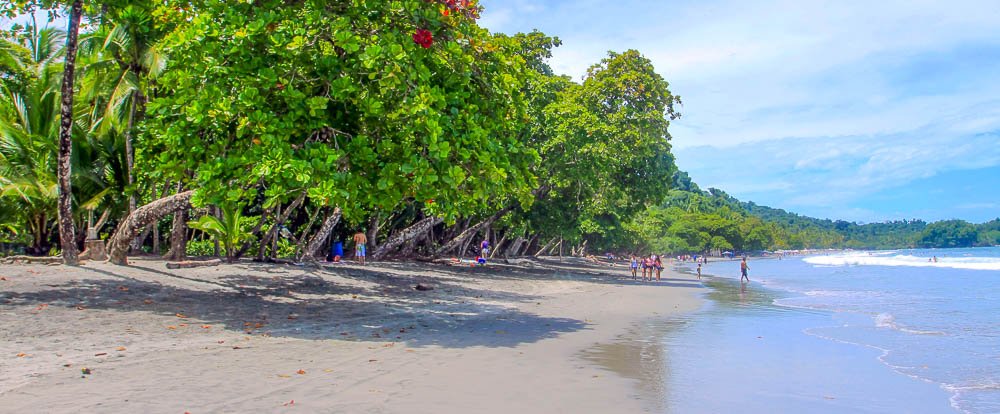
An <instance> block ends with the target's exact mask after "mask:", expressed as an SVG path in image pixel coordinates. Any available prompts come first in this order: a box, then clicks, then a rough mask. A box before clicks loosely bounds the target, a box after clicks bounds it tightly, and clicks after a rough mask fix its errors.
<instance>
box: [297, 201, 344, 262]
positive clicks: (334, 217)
mask: <svg viewBox="0 0 1000 414" xmlns="http://www.w3.org/2000/svg"><path fill="white" fill-rule="evenodd" d="M340 214H341V211H340V207H337V208H334V209H333V212H332V213H330V215H329V216H327V218H326V220H324V221H323V225H322V226H320V228H319V231H317V232H316V234H314V235H313V237H312V239H310V240H309V243H308V244H307V245H306V249H305V251H303V252H302V256H301V257H299V260H300V261H301V260H303V259H304V260H309V261H314V260H315V256H316V253H317V252H319V249H320V247H323V244H324V243H323V242H324V241H326V239H327V237H329V236H330V232H332V231H333V228H334V227H335V226H336V225H337V223H338V222H340Z"/></svg>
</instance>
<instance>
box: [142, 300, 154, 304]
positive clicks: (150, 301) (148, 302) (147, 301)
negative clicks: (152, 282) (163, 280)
mask: <svg viewBox="0 0 1000 414" xmlns="http://www.w3.org/2000/svg"><path fill="white" fill-rule="evenodd" d="M142 303H144V304H146V305H152V304H153V300H152V299H146V300H144V301H142Z"/></svg>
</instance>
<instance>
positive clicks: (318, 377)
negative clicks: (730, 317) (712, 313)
mask: <svg viewBox="0 0 1000 414" xmlns="http://www.w3.org/2000/svg"><path fill="white" fill-rule="evenodd" d="M162 263H163V262H159V261H152V260H142V259H140V260H138V261H136V263H135V265H134V266H130V267H116V266H110V265H106V264H102V263H95V264H88V265H86V266H82V267H79V268H65V267H53V266H43V265H19V266H5V267H4V269H3V271H2V273H3V274H4V275H5V276H6V278H7V279H8V280H7V281H4V282H0V283H3V284H2V285H0V286H2V287H3V293H2V294H0V323H2V324H3V325H4V326H5V332H4V333H3V334H0V335H2V336H3V341H2V344H0V348H2V349H0V352H2V354H0V355H3V357H2V358H0V372H4V373H5V374H4V376H0V404H3V406H4V407H9V409H11V410H15V411H17V410H19V409H23V410H27V411H32V410H34V411H38V410H41V411H47V412H79V411H95V410H97V411H102V412H108V411H110V412H119V411H137V410H143V411H148V412H178V411H180V412H184V411H189V412H191V413H197V412H245V411H276V410H279V409H283V408H285V407H289V406H296V407H300V408H302V409H306V410H328V411H359V410H365V411H379V412H441V411H458V410H472V411H475V412H510V411H513V410H518V411H524V412H552V411H569V410H572V411H583V412H605V411H623V410H624V411H639V410H643V409H646V408H648V407H649V406H650V404H651V403H655V402H650V401H647V400H646V399H645V398H644V397H643V395H642V393H641V390H639V389H638V387H639V384H637V382H636V380H635V379H633V378H627V377H624V376H620V375H618V374H615V373H613V372H609V370H608V369H607V368H605V367H603V366H600V365H598V364H595V363H594V362H593V361H590V360H588V359H586V358H585V357H584V354H585V353H586V352H587V350H589V349H591V348H592V347H594V346H595V345H598V344H602V343H610V342H613V341H614V340H615V339H616V338H619V337H621V336H622V335H623V334H625V333H626V332H627V331H628V330H629V329H631V328H632V327H634V326H637V325H641V324H642V323H643V320H645V319H647V318H649V317H651V316H654V317H655V316H657V315H658V316H659V317H662V316H663V315H673V314H680V313H683V312H690V311H693V310H697V309H698V308H699V307H700V306H701V304H702V303H703V300H704V299H702V298H701V295H700V293H699V292H701V289H702V286H701V284H700V283H699V282H698V281H697V278H696V277H695V276H693V275H685V274H682V273H680V272H676V271H674V270H672V269H669V270H665V272H664V274H665V276H666V278H667V280H665V281H661V282H659V283H656V282H652V283H649V282H646V283H642V282H633V281H632V280H631V278H630V277H627V275H628V269H627V266H616V267H608V266H597V265H593V264H590V263H587V262H586V261H585V260H583V259H576V258H565V259H563V260H562V261H560V260H559V259H558V258H543V259H539V260H528V261H526V262H524V263H522V264H518V265H516V266H511V265H497V266H495V267H494V266H488V267H486V268H478V267H477V268H463V267H449V266H441V265H431V264H422V263H404V262H385V263H376V264H372V265H369V266H367V267H364V268H362V267H361V266H357V265H353V264H340V265H333V266H324V267H323V268H322V269H311V268H305V267H296V266H281V265H259V264H254V263H249V262H243V263H240V264H236V265H223V266H219V267H214V268H199V269H181V270H173V271H165V270H162V269H163V268H162ZM417 283H420V284H425V285H428V286H432V287H434V288H435V289H434V290H431V291H426V292H422V291H416V290H413V289H412V287H413V286H414V285H416V284H417ZM43 305H44V306H43ZM654 313H655V314H654ZM19 354H24V355H22V356H16V355H19ZM83 368H89V369H90V370H91V371H90V372H91V373H90V374H81V370H82V369H83ZM206 390H211V392H206ZM40 396H45V397H44V398H42V397H40ZM293 401H294V402H293Z"/></svg>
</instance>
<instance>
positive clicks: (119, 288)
mask: <svg viewBox="0 0 1000 414" xmlns="http://www.w3.org/2000/svg"><path fill="white" fill-rule="evenodd" d="M118 290H120V291H122V292H128V287H126V286H123V285H118Z"/></svg>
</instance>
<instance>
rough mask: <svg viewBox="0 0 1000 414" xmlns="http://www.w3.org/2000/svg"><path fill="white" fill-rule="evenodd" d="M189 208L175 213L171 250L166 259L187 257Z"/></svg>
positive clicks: (165, 256) (171, 229)
mask: <svg viewBox="0 0 1000 414" xmlns="http://www.w3.org/2000/svg"><path fill="white" fill-rule="evenodd" d="M186 230H187V209H181V210H179V211H177V212H175V213H174V223H173V225H172V226H171V227H170V250H168V251H167V254H166V255H164V256H163V258H164V259H167V260H174V261H180V260H184V258H186V257H187V237H186V236H187V231H186Z"/></svg>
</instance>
